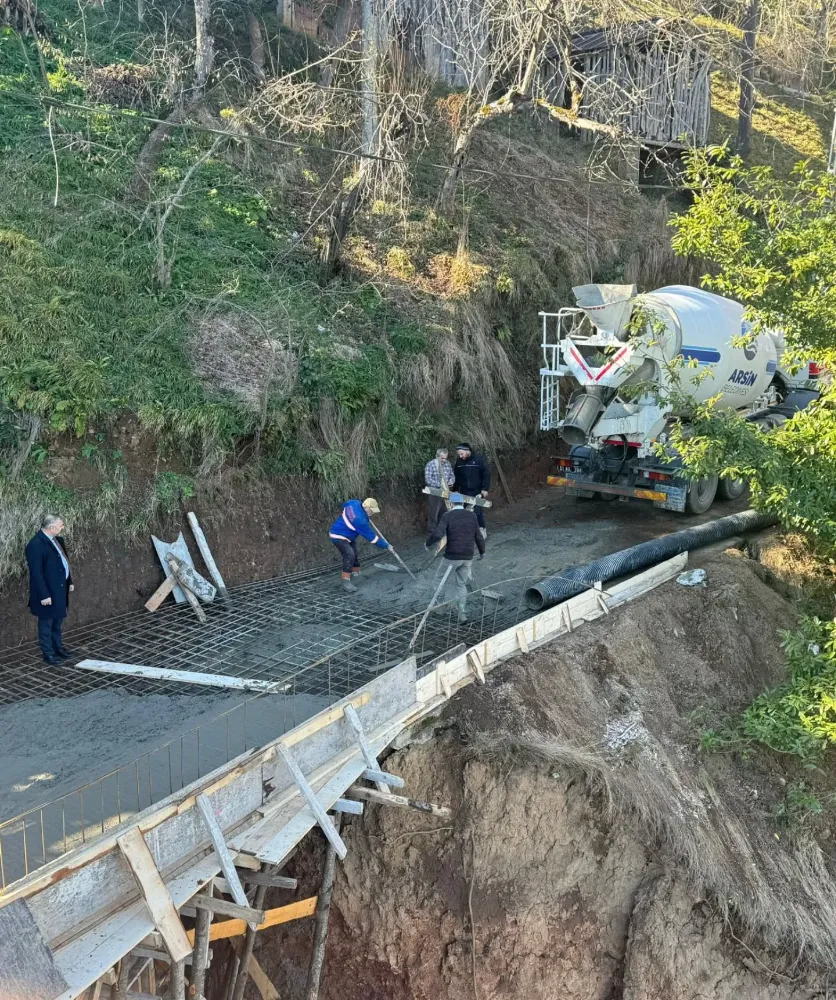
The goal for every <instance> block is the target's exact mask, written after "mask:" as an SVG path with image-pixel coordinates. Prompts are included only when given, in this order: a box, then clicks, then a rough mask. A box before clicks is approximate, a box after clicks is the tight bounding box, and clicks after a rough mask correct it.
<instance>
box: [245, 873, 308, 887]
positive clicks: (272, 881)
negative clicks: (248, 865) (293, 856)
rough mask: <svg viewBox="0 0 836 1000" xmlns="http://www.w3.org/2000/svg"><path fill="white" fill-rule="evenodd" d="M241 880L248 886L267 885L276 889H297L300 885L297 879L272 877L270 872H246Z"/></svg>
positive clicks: (282, 876) (283, 876) (281, 876)
mask: <svg viewBox="0 0 836 1000" xmlns="http://www.w3.org/2000/svg"><path fill="white" fill-rule="evenodd" d="M241 878H242V879H243V881H244V882H246V883H247V884H248V885H266V886H270V887H272V888H274V889H295V888H296V886H297V885H298V883H297V881H296V879H295V878H288V877H287V875H271V874H270V873H269V872H244V874H243V875H242V876H241Z"/></svg>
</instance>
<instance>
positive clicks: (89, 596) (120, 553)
mask: <svg viewBox="0 0 836 1000" xmlns="http://www.w3.org/2000/svg"><path fill="white" fill-rule="evenodd" d="M81 464H82V463H78V462H76V463H75V465H74V466H69V465H68V469H70V470H71V471H72V470H73V469H75V466H78V465H81ZM549 464H550V460H549V458H548V456H537V455H530V454H528V455H521V456H513V457H506V458H505V459H504V467H505V468H506V471H507V472H508V476H509V480H510V483H511V489H512V490H513V491H514V493H513V495H514V497H515V498H521V497H524V496H526V495H527V494H528V493H530V492H531V491H532V490H533V489H534V488H535V487H536V486H538V485H542V483H543V481H544V479H545V476H546V474H547V470H548V467H549ZM422 486H423V482H422V481H420V478H419V479H416V480H415V481H408V480H404V481H403V482H399V483H389V484H384V485H380V484H378V485H377V486H375V487H372V490H373V491H374V495H375V496H376V497H377V498H378V499H379V500H380V504H381V507H382V509H383V514H382V516H381V517H380V518H379V520H378V522H377V523H378V527H379V528H380V530H381V531H383V532H384V533H385V534H386V537H387V538H389V539H390V540H391V541H393V542H399V541H401V540H404V539H409V538H413V537H415V536H416V535H417V534H420V533H421V532H422V531H423V529H424V521H425V517H426V514H425V509H424V498H423V496H422V495H421V492H420V491H421V487H422ZM492 500H493V502H494V504H495V505H496V508H497V510H502V509H503V508H504V507H505V506H507V505H506V502H505V498H504V496H503V494H502V489H501V487H500V485H499V483H498V482H497V483H496V489H495V490H494V493H493V495H492ZM190 509H193V510H194V511H195V512H196V513H197V515H198V517H199V518H200V520H201V524H202V525H203V526H204V529H205V531H206V534H207V536H208V538H209V543H210V545H211V547H212V551H213V553H214V555H215V559H216V561H217V563H218V565H219V566H220V567H221V571H222V573H223V575H224V579H225V581H226V584H227V586H230V587H233V586H235V585H236V584H239V583H249V582H251V581H253V580H267V579H270V578H271V577H275V576H281V575H283V574H286V573H297V572H299V571H301V570H306V569H310V568H311V567H316V566H322V565H327V564H328V563H329V562H333V563H334V566H335V567H338V566H339V562H338V560H337V558H336V555H335V552H334V546H333V545H332V544H331V543H330V542H329V540H328V527H329V525H330V524H331V522H332V521H333V519H334V518H335V517H336V515H337V513H338V512H339V506H338V504H334V503H329V502H327V501H326V500H324V499H323V497H322V496H321V494H320V490H319V488H318V486H317V484H316V483H315V482H314V481H312V480H308V479H303V480H296V481H292V480H291V481H288V480H282V481H277V482H275V483H274V484H271V485H265V484H263V483H262V484H259V485H258V486H253V485H248V484H246V483H242V484H237V485H235V486H232V487H229V488H228V489H227V490H226V492H225V493H224V495H223V496H222V497H219V498H218V501H217V502H216V503H214V504H212V505H211V506H207V505H206V504H201V503H199V502H196V503H195V504H193V505H191V506H190ZM155 531H156V533H157V534H158V535H160V537H163V538H165V539H167V540H171V541H173V540H174V539H175V538H176V537H177V533H178V532H179V531H182V532H183V535H184V537H185V538H186V540H187V542H188V544H189V547H190V549H191V551H192V555H193V557H194V559H195V565H196V566H198V567H199V568H200V567H202V562H201V560H200V556H199V554H198V552H197V549H196V546H195V545H194V542H193V539H192V536H191V532H190V530H189V527H188V522H187V520H186V515H185V513H184V514H183V515H182V517H181V518H179V519H177V518H172V519H170V520H168V521H167V522H166V523H164V524H159V525H157V526H156V528H155ZM73 546H74V549H78V550H79V551H78V552H76V551H74V549H73V548H71V556H72V562H73V575H74V578H75V582H76V589H75V593H74V594H73V598H72V602H71V608H70V616H69V619H68V621H67V626H68V627H72V626H74V625H83V624H86V623H87V622H91V621H99V620H101V619H103V618H109V617H111V616H113V615H117V614H120V613H121V612H123V611H127V610H130V609H132V608H139V607H141V605H142V604H143V603H144V602H145V601H146V600H147V599H148V597H150V595H151V594H152V593H153V592H154V590H156V588H157V587H158V586H159V585H160V583H161V582H162V579H163V576H162V570H161V568H160V564H159V561H158V560H157V557H156V554H155V552H154V549H153V546H152V544H151V538H150V534H149V535H148V536H147V537H146V538H144V539H142V540H141V541H140V542H137V543H134V544H130V543H128V542H126V541H124V540H123V539H120V538H118V537H117V536H115V535H114V534H112V533H110V532H107V531H99V532H98V533H97V534H95V535H82V534H81V532H80V531H78V530H77V531H76V537H75V538H74V539H73ZM22 558H23V554H22V553H21V559H22ZM27 601H28V579H27V577H26V575H25V573H24V575H23V576H21V577H20V578H18V579H17V580H16V581H14V582H13V583H11V584H9V585H8V586H6V587H4V588H0V603H2V605H3V609H4V611H3V615H2V619H0V648H2V647H4V646H12V645H17V644H18V643H20V642H31V641H32V640H33V638H34V635H35V626H34V623H33V620H32V616H31V614H30V613H29V610H28V608H27Z"/></svg>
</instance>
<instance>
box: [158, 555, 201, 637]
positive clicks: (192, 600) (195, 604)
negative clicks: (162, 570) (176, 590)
mask: <svg viewBox="0 0 836 1000" xmlns="http://www.w3.org/2000/svg"><path fill="white" fill-rule="evenodd" d="M166 558H167V559H168V564H169V566H171V571H172V573H173V574H174V578H175V579H176V580H177V583H178V584H179V585H180V589H181V590H182V592H183V593H184V594H185V595H186V600H187V601H188V602H189V604H190V605H191V606H192V610H193V611H194V613H195V614H196V615H197V618H198V621H200V622H205V621H206V612H205V611H204V610H203V608H202V607H201V606H200V602H199V601H198V599H197V597H195V595H194V593H193V592H192V591H191V589H190V588H189V586H188V585H187V584H186V582H185V580H184V578H183V576H182V574H181V572H180V567H181V566H182V565H183V563H181V562H180V561H179V560H177V559H175V558H174V556H172V555H169V556H167V557H166Z"/></svg>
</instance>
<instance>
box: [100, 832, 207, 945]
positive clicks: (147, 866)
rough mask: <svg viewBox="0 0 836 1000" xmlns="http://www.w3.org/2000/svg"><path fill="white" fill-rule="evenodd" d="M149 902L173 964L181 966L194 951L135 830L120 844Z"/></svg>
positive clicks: (143, 839)
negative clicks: (176, 963)
mask: <svg viewBox="0 0 836 1000" xmlns="http://www.w3.org/2000/svg"><path fill="white" fill-rule="evenodd" d="M116 843H117V844H118V845H119V850H120V851H121V852H122V857H124V859H125V861H126V862H127V864H128V867H129V868H130V870H131V873H132V874H133V877H134V880H135V881H136V884H137V885H138V886H139V891H140V892H141V893H142V896H143V898H144V900H145V903H146V906H147V907H148V912H149V913H150V915H151V919H152V920H153V921H154V926H155V927H156V928H157V930H158V931H159V932H160V934H161V935H162V938H163V941H164V942H165V946H166V948H167V949H168V953H169V955H171V958H172V961H174V962H180V961H182V960H183V959H184V958H185V957H186V955H188V954H189V953H190V952H191V950H192V945H191V942H190V941H189V939H188V938H187V937H186V932H185V931H184V930H183V925H182V924H181V923H180V918H179V917H178V915H177V910H175V908H174V903H173V902H172V901H171V896H170V895H169V894H168V889H167V888H166V886H165V882H163V880H162V877H161V876H160V873H159V872H158V871H157V866H156V865H155V864H154V859H153V857H152V856H151V852H150V851H149V850H148V845H147V844H146V843H145V838H144V837H143V836H142V832H141V831H140V830H139V829H138V828H137V827H134V828H133V829H132V830H128V832H127V833H125V834H123V835H122V836H121V837H119V839H118V840H117V841H116Z"/></svg>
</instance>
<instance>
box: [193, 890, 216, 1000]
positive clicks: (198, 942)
mask: <svg viewBox="0 0 836 1000" xmlns="http://www.w3.org/2000/svg"><path fill="white" fill-rule="evenodd" d="M206 894H207V895H210V896H211V894H212V883H211V882H210V883H209V885H208V886H207V887H206ZM211 922H212V914H211V913H209V912H208V911H207V910H198V911H197V919H196V921H195V928H194V931H193V935H194V960H193V961H192V975H191V982H190V986H189V998H190V1000H204V993H205V990H206V972H207V970H208V968H209V924H210V923H211Z"/></svg>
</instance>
